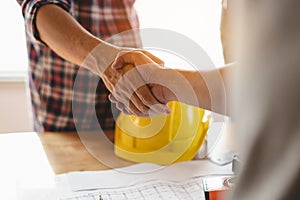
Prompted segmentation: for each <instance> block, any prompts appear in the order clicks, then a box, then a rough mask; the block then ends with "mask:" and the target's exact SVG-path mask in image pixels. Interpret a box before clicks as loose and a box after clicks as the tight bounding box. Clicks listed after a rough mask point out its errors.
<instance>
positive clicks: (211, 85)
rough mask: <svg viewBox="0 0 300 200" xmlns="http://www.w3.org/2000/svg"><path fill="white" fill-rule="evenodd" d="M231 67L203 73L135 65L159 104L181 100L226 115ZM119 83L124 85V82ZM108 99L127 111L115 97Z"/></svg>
mask: <svg viewBox="0 0 300 200" xmlns="http://www.w3.org/2000/svg"><path fill="white" fill-rule="evenodd" d="M232 69H233V64H231V65H227V66H226V67H223V68H220V69H217V70H211V71H202V72H199V71H186V70H176V69H164V68H159V67H155V66H151V65H149V66H140V67H138V68H137V70H138V71H139V74H141V76H142V77H143V79H144V80H145V82H146V83H147V84H149V85H150V88H151V91H152V93H153V94H154V95H155V97H156V98H157V99H158V100H159V101H160V102H161V103H164V104H166V103H168V102H170V101H180V102H183V103H186V104H189V105H193V106H197V107H201V108H204V109H207V110H211V111H214V112H217V113H220V114H225V115H228V110H229V103H228V102H229V97H230V95H229V93H230V92H229V89H230V78H229V76H230V73H231V71H232ZM129 76H131V75H130V74H129ZM129 79H130V78H129ZM122 85H123V86H124V87H126V85H125V84H122ZM111 100H112V101H114V102H116V103H117V105H118V108H119V109H120V110H122V111H124V112H125V113H126V112H127V111H126V109H127V108H126V107H124V106H122V105H120V103H119V102H118V101H117V100H116V99H114V97H111ZM129 114H133V113H129ZM153 114H154V115H156V114H161V113H153Z"/></svg>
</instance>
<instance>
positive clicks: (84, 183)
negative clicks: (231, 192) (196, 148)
mask: <svg viewBox="0 0 300 200" xmlns="http://www.w3.org/2000/svg"><path fill="white" fill-rule="evenodd" d="M225 174H226V175H227V174H232V171H231V165H226V166H218V165H216V164H213V163H212V162H210V161H208V160H197V161H188V162H180V163H176V164H173V165H170V166H160V165H155V164H150V163H143V164H136V165H133V166H130V167H125V168H119V169H114V170H103V171H87V172H71V173H67V174H63V175H58V176H57V178H56V183H57V188H58V189H59V190H60V192H61V197H62V198H61V199H62V200H81V199H84V200H92V199H96V200H99V196H100V194H101V196H102V198H103V199H111V200H119V199H142V200H143V199H194V198H195V199H201V198H202V199H204V192H203V189H202V180H201V176H208V175H225Z"/></svg>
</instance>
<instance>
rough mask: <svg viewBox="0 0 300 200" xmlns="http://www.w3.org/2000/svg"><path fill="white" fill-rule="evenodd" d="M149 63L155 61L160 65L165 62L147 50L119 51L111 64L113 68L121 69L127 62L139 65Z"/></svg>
mask: <svg viewBox="0 0 300 200" xmlns="http://www.w3.org/2000/svg"><path fill="white" fill-rule="evenodd" d="M147 63H155V64H157V65H159V66H164V62H163V61H162V60H161V59H159V58H158V57H156V56H154V55H153V54H151V53H149V52H148V51H145V50H141V51H139V50H135V51H121V52H119V53H118V55H117V57H116V59H115V60H114V62H113V63H112V64H111V67H112V68H113V69H120V68H122V67H123V66H124V65H126V64H133V65H134V66H139V65H143V64H147Z"/></svg>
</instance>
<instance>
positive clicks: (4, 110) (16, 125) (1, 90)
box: [0, 81, 32, 133]
mask: <svg viewBox="0 0 300 200" xmlns="http://www.w3.org/2000/svg"><path fill="white" fill-rule="evenodd" d="M30 113H31V109H30V102H29V96H28V95H27V90H26V84H25V81H1V82H0V133H7V132H21V131H22V132H23V131H32V125H31V115H30Z"/></svg>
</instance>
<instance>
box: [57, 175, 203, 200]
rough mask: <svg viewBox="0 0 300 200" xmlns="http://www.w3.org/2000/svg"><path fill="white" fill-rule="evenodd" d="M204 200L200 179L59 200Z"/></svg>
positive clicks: (140, 186)
mask: <svg viewBox="0 0 300 200" xmlns="http://www.w3.org/2000/svg"><path fill="white" fill-rule="evenodd" d="M100 196H101V198H102V199H103V200H128V199H130V200H159V199H163V200H164V199H165V200H169V199H172V200H193V199H195V200H196V199H197V200H205V197H204V191H203V188H202V179H201V178H200V177H198V178H194V179H190V180H188V181H184V182H180V183H178V182H171V181H158V180H157V181H149V182H147V183H141V184H137V185H133V186H129V187H122V188H114V189H102V190H97V191H89V192H80V193H77V194H73V195H67V196H65V197H62V198H61V200H99V199H100Z"/></svg>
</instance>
